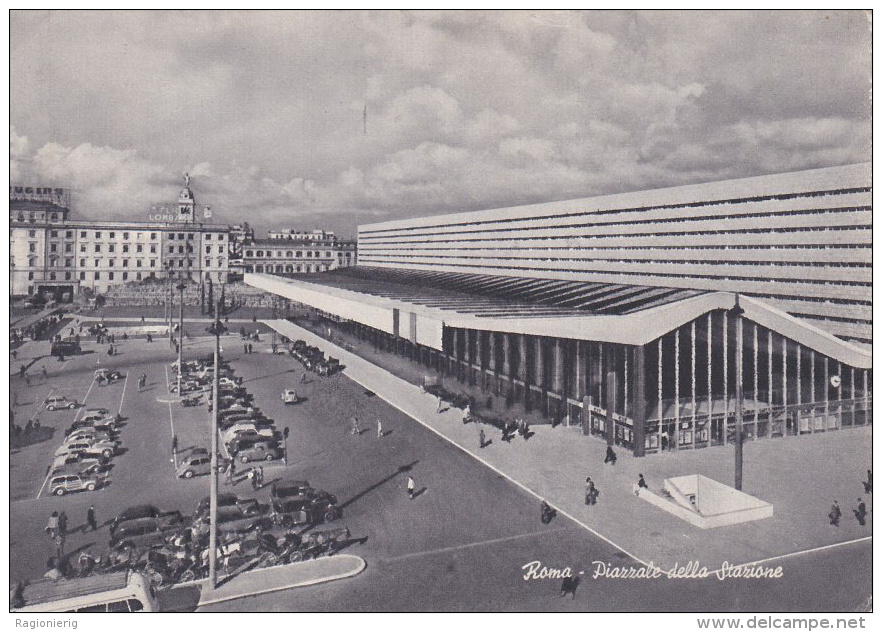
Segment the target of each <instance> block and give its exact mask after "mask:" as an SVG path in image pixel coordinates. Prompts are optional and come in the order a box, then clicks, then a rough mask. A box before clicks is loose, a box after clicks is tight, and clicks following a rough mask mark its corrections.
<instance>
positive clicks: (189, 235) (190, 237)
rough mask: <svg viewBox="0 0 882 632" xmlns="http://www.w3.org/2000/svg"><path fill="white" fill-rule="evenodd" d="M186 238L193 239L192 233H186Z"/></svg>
mask: <svg viewBox="0 0 882 632" xmlns="http://www.w3.org/2000/svg"><path fill="white" fill-rule="evenodd" d="M187 239H189V240H191V241H192V239H193V233H187Z"/></svg>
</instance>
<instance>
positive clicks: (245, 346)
mask: <svg viewBox="0 0 882 632" xmlns="http://www.w3.org/2000/svg"><path fill="white" fill-rule="evenodd" d="M242 349H243V352H244V353H245V355H248V343H247V342H243V343H242Z"/></svg>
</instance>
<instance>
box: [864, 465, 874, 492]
mask: <svg viewBox="0 0 882 632" xmlns="http://www.w3.org/2000/svg"><path fill="white" fill-rule="evenodd" d="M864 493H865V494H872V493H873V470H867V480H866V482H864Z"/></svg>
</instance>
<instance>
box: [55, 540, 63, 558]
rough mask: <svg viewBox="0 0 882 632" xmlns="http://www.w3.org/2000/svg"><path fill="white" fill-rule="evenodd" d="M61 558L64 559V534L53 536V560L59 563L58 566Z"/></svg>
mask: <svg viewBox="0 0 882 632" xmlns="http://www.w3.org/2000/svg"><path fill="white" fill-rule="evenodd" d="M62 558H64V534H63V533H58V535H56V536H55V559H57V560H58V561H59V565H60V563H61V560H62Z"/></svg>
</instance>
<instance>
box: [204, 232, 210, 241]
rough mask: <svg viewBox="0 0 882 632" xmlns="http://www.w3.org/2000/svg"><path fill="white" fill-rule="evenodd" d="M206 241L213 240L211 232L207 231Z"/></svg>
mask: <svg viewBox="0 0 882 632" xmlns="http://www.w3.org/2000/svg"><path fill="white" fill-rule="evenodd" d="M205 241H211V233H205Z"/></svg>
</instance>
